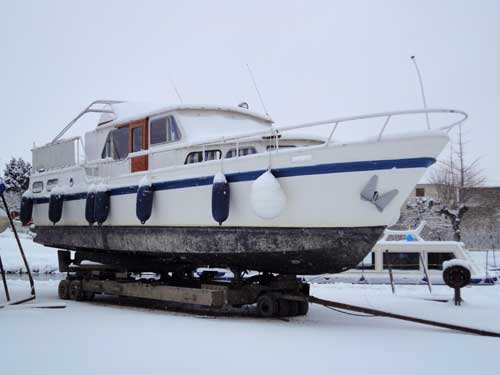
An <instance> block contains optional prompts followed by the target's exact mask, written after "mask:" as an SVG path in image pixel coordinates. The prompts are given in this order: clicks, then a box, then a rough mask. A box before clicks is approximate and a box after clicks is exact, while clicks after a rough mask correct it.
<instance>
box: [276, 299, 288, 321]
mask: <svg viewBox="0 0 500 375" xmlns="http://www.w3.org/2000/svg"><path fill="white" fill-rule="evenodd" d="M278 315H279V316H281V317H285V316H290V302H289V301H288V300H286V299H280V300H279V301H278Z"/></svg>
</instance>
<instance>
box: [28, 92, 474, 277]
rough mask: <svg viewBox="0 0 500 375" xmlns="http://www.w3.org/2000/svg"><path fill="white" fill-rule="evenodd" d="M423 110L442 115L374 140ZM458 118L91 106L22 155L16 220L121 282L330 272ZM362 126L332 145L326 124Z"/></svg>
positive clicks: (389, 219)
mask: <svg viewBox="0 0 500 375" xmlns="http://www.w3.org/2000/svg"><path fill="white" fill-rule="evenodd" d="M88 113H97V114H99V115H100V117H99V120H98V123H97V126H96V127H95V129H93V130H91V131H89V132H87V133H85V134H84V136H76V137H68V138H65V139H63V138H62V137H63V136H64V135H65V134H66V133H67V131H68V130H69V129H70V128H72V127H73V126H74V125H75V124H76V123H77V122H78V120H79V119H80V118H81V117H82V116H84V115H86V114H88ZM429 114H440V115H443V114H444V115H447V116H449V117H453V118H452V120H450V121H448V123H447V124H444V125H442V126H440V127H438V128H435V129H430V127H428V128H426V129H424V130H422V131H418V132H404V131H403V132H402V134H399V135H394V134H386V133H387V131H386V129H387V127H388V125H389V123H390V122H391V121H394V119H397V118H406V117H411V116H413V117H414V118H415V117H416V118H420V119H421V118H423V116H424V115H429ZM457 118H458V119H457ZM466 118H467V114H466V113H464V112H462V111H459V110H452V109H420V110H407V111H392V112H383V113H375V114H367V115H361V116H351V117H339V118H332V119H327V120H322V121H314V122H308V123H301V124H293V125H281V126H278V125H276V124H275V123H274V122H273V120H272V119H271V118H270V117H269V116H268V115H263V114H259V113H256V112H253V111H251V110H249V109H248V105H247V104H246V103H242V104H241V105H239V106H234V107H230V106H214V105H174V106H149V105H143V104H137V103H130V102H121V101H114V100H97V101H94V102H92V103H91V104H90V105H89V106H87V107H86V108H85V109H84V110H83V111H82V112H81V113H79V114H78V116H76V117H75V118H74V119H73V120H72V121H71V122H69V123H68V125H67V126H66V127H65V128H64V129H63V130H62V131H61V132H60V133H59V134H58V135H57V136H56V137H55V138H54V139H53V140H52V142H50V143H48V144H46V145H43V146H41V147H35V148H34V149H33V150H32V156H33V171H32V174H31V177H30V188H29V190H28V191H27V192H26V193H25V194H24V196H23V198H22V202H21V205H22V208H21V219H22V221H23V222H24V223H28V222H29V220H31V219H32V220H33V223H34V225H35V231H36V233H37V234H36V237H35V241H36V242H38V243H41V244H44V245H46V246H50V247H54V248H57V249H63V250H74V251H76V255H75V257H76V260H75V262H78V261H82V260H88V261H94V262H101V263H104V264H120V265H121V266H122V267H124V268H125V269H127V270H128V271H131V272H132V271H137V272H141V271H146V270H147V271H154V272H160V273H165V272H180V273H182V272H191V271H192V270H194V269H196V268H198V267H223V268H229V269H231V270H254V271H259V272H268V273H269V272H272V273H280V274H302V275H308V274H322V273H334V272H341V271H345V270H347V269H350V268H353V267H355V266H356V265H357V264H358V263H359V262H360V261H361V260H362V259H363V258H364V257H365V256H366V255H367V254H368V253H369V252H370V251H371V249H372V248H373V246H374V245H375V243H376V242H377V240H378V239H379V238H380V236H381V235H382V234H383V231H384V229H385V228H386V227H387V226H388V225H392V224H394V223H395V222H396V220H397V219H398V217H399V213H400V207H401V205H402V204H403V203H404V202H405V200H406V198H407V197H408V196H409V194H410V192H411V191H412V190H413V188H414V186H415V185H416V183H417V182H418V181H419V180H420V178H421V177H422V175H423V174H424V173H425V171H426V170H427V168H428V167H430V166H431V165H432V164H433V163H434V162H435V160H436V157H437V156H438V155H439V153H440V152H441V151H442V150H443V148H444V147H445V145H446V144H447V142H448V140H449V137H448V132H449V131H450V129H452V128H453V127H454V126H456V125H458V124H460V123H462V122H463V121H464V120H465V119H466ZM391 119H392V120H391ZM363 120H371V121H376V120H379V121H380V128H378V129H377V134H378V135H377V136H375V137H371V138H367V139H362V137H360V139H359V140H355V141H350V142H342V141H341V140H339V139H337V132H338V130H337V128H339V127H344V126H349V127H350V126H355V123H356V122H358V121H363ZM318 128H321V129H323V130H324V129H325V128H326V129H327V132H326V133H325V134H324V135H323V134H322V135H315V134H313V131H312V130H314V129H318Z"/></svg>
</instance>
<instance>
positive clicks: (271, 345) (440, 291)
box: [0, 229, 500, 375]
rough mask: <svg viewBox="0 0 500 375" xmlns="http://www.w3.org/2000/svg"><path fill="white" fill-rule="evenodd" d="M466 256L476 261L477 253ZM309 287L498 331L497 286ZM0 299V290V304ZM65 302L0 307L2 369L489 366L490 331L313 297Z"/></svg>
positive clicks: (1, 238) (302, 370) (8, 252)
mask: <svg viewBox="0 0 500 375" xmlns="http://www.w3.org/2000/svg"><path fill="white" fill-rule="evenodd" d="M20 237H21V241H22V244H23V247H24V249H25V252H26V255H27V257H28V260H29V262H30V266H31V268H32V269H41V270H44V269H46V270H50V269H52V270H55V269H57V251H56V249H52V248H46V247H43V246H41V245H38V244H36V243H34V242H33V241H32V240H31V237H32V234H30V232H27V231H26V229H25V232H24V233H21V234H20ZM473 253H474V256H475V257H477V258H478V260H479V261H480V262H484V256H485V252H473ZM0 255H1V256H2V260H3V262H4V265H5V266H7V268H8V269H10V270H14V271H15V270H16V268H17V270H18V269H19V267H22V260H21V257H20V255H19V251H18V249H17V247H16V245H15V240H14V236H13V234H12V232H10V230H7V231H5V232H3V233H1V234H0ZM490 257H491V254H490ZM479 258H481V259H479ZM82 263H83V264H94V263H93V262H87V261H85V262H82ZM56 276H57V277H60V275H56ZM16 277H17V278H16V279H14V278H12V275H11V277H10V278H9V280H8V283H9V288H10V292H11V296H12V298H13V299H18V298H21V297H26V296H27V295H28V294H29V284H28V282H27V281H26V280H22V279H19V277H21V278H22V277H23V276H16ZM35 277H36V280H35V287H36V291H37V295H38V298H37V301H36V302H37V303H47V304H51V303H56V302H59V301H60V300H59V299H58V298H57V285H58V282H59V281H58V280H55V279H49V280H41V279H40V278H39V276H35ZM311 294H312V295H314V296H317V297H320V298H325V299H331V300H336V301H339V302H344V303H351V304H355V305H360V306H365V307H371V308H375V309H382V310H390V311H392V312H395V313H402V314H410V315H413V316H418V317H422V318H429V319H434V320H440V321H447V322H450V323H455V324H460V325H470V326H472V327H476V328H483V329H490V330H495V331H499V332H500V320H499V319H498V314H499V312H500V298H499V297H500V285H494V286H473V287H467V288H464V289H463V290H462V297H463V299H464V303H463V304H462V306H454V305H453V303H439V302H433V301H428V300H424V299H425V298H430V297H433V298H442V297H445V298H452V296H453V292H452V290H451V289H450V288H448V287H446V286H436V285H434V286H433V294H432V295H431V294H429V292H428V290H427V286H426V285H398V286H397V287H396V294H395V295H393V294H392V293H391V288H390V286H388V285H352V284H344V283H337V284H328V285H318V284H313V285H312V286H311ZM4 298H5V297H4V294H3V289H1V288H0V304H1V303H3V302H5V299H4ZM66 303H67V308H66V309H23V308H22V307H18V308H15V309H14V308H6V309H0V332H1V333H2V337H3V338H4V340H2V344H0V353H2V365H1V366H2V373H5V374H31V373H37V374H46V373H47V374H51V375H57V374H64V375H67V374H75V375H78V374H89V373H120V374H124V375H126V374H138V373H145V374H149V373H163V372H165V369H168V370H169V372H173V373H177V372H180V373H203V374H208V375H209V374H219V373H221V372H224V373H237V374H238V375H245V374H258V373H262V374H267V373H276V374H281V373H286V374H290V375H293V374H314V375H321V374H328V375H330V374H332V373H354V374H358V373H360V374H384V375H391V374H398V375H400V374H404V375H412V374H419V375H420V374H422V373H436V374H457V375H459V374H470V373H474V374H481V373H491V374H494V373H497V371H498V364H499V360H498V354H500V340H499V339H496V338H488V337H480V336H475V335H470V334H464V333H458V332H454V331H450V330H446V329H440V328H434V327H429V326H424V325H418V324H414V323H410V322H403V321H398V320H392V319H388V318H378V317H359V316H351V315H345V314H342V313H339V312H336V311H331V310H328V309H326V308H324V307H321V306H318V305H311V307H310V311H309V314H308V315H307V316H305V317H295V318H290V319H289V321H288V322H287V321H281V320H276V319H258V318H256V317H254V315H253V310H252V309H251V308H249V309H245V310H244V311H245V314H243V315H242V314H239V315H234V314H232V315H229V316H217V317H213V316H205V315H202V314H199V313H196V314H187V313H180V312H174V311H168V310H165V309H150V308H145V307H144V306H143V305H140V306H143V307H140V306H139V307H138V306H126V305H125V306H124V305H121V304H120V303H119V302H118V300H117V299H116V298H114V297H104V296H97V298H96V301H95V302H73V301H67V302H66ZM68 329H70V330H71V335H70V336H68ZM77 353H82V354H81V357H79V356H78V355H77ZM82 359H84V360H82Z"/></svg>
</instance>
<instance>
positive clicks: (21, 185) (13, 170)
mask: <svg viewBox="0 0 500 375" xmlns="http://www.w3.org/2000/svg"><path fill="white" fill-rule="evenodd" d="M30 173H31V164H30V163H29V162H27V161H24V160H23V159H22V158H17V159H16V158H14V157H13V158H12V159H10V161H9V162H8V163H7V164H6V165H5V170H4V172H3V177H4V183H5V186H6V188H7V191H8V192H13V193H23V192H24V191H26V190H28V188H29V180H30Z"/></svg>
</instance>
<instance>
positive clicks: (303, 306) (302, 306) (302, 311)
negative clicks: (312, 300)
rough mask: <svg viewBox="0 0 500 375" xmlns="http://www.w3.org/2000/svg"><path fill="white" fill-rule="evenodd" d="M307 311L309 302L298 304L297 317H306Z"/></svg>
mask: <svg viewBox="0 0 500 375" xmlns="http://www.w3.org/2000/svg"><path fill="white" fill-rule="evenodd" d="M308 311H309V302H307V301H302V302H299V314H298V315H307V312H308Z"/></svg>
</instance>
